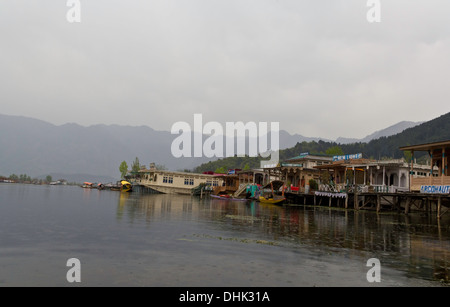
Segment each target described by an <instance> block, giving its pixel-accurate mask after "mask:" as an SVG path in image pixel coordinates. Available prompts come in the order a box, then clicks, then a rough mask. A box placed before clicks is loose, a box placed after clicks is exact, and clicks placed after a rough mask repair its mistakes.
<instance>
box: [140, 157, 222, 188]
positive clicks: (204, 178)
mask: <svg viewBox="0 0 450 307" xmlns="http://www.w3.org/2000/svg"><path fill="white" fill-rule="evenodd" d="M135 183H136V184H137V185H141V186H143V187H145V188H150V189H152V190H155V191H157V192H160V193H164V194H191V191H192V189H193V188H195V187H197V186H199V185H200V184H207V185H211V186H218V185H219V184H221V180H220V179H219V178H217V177H215V176H214V175H211V174H197V173H187V172H174V171H167V170H158V169H156V168H155V167H154V165H153V164H151V165H150V169H141V170H140V171H139V173H138V177H137V178H136V179H135Z"/></svg>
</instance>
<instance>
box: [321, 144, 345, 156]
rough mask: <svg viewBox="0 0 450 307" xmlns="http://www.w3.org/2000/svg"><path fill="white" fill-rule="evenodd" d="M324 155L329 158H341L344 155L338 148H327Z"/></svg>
mask: <svg viewBox="0 0 450 307" xmlns="http://www.w3.org/2000/svg"><path fill="white" fill-rule="evenodd" d="M325 153H326V154H327V155H329V156H342V155H343V154H344V151H343V150H342V148H341V147H339V146H337V145H336V146H333V147H330V148H328V149H327V150H326V151H325Z"/></svg>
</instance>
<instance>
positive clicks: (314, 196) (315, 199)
mask: <svg viewBox="0 0 450 307" xmlns="http://www.w3.org/2000/svg"><path fill="white" fill-rule="evenodd" d="M315 205H316V194H314V206H315Z"/></svg>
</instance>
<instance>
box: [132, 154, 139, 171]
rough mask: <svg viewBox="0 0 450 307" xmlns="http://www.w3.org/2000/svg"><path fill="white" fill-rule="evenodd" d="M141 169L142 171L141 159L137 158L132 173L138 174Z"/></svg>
mask: <svg viewBox="0 0 450 307" xmlns="http://www.w3.org/2000/svg"><path fill="white" fill-rule="evenodd" d="M140 169H141V165H140V164H139V158H138V157H136V159H135V160H134V162H133V164H132V165H131V171H132V172H134V173H137V172H139V170H140Z"/></svg>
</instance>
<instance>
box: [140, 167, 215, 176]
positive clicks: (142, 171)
mask: <svg viewBox="0 0 450 307" xmlns="http://www.w3.org/2000/svg"><path fill="white" fill-rule="evenodd" d="M155 172H156V173H164V174H168V175H169V174H170V175H177V176H202V177H214V176H215V175H210V174H199V173H188V172H176V171H169V170H158V169H141V170H139V173H155Z"/></svg>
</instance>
